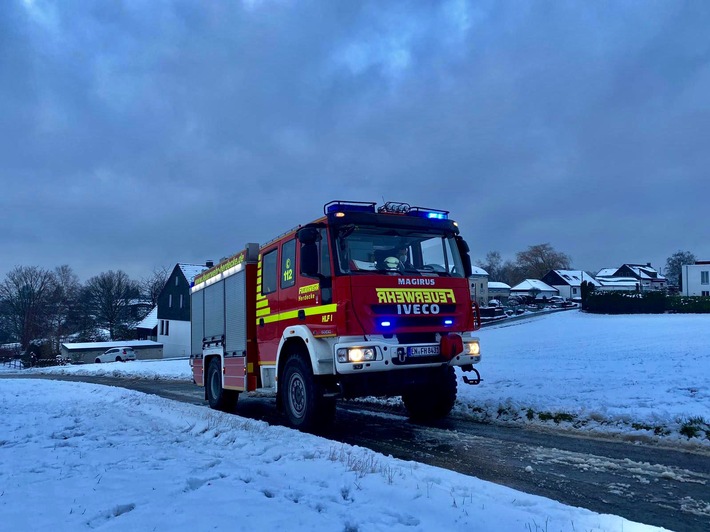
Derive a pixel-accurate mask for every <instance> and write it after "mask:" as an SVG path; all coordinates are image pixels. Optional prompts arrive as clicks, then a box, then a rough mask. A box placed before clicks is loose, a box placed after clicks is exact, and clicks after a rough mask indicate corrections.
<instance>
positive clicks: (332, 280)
mask: <svg viewBox="0 0 710 532" xmlns="http://www.w3.org/2000/svg"><path fill="white" fill-rule="evenodd" d="M448 214H449V213H448V212H447V211H441V210H435V209H426V208H421V207H412V206H410V205H408V204H406V203H386V204H385V205H382V206H380V207H377V205H376V204H375V203H364V202H352V201H333V202H330V203H328V204H326V205H325V207H324V216H323V217H321V218H319V219H317V220H316V221H314V222H312V223H309V224H307V225H303V226H299V227H297V228H295V229H293V230H291V231H290V232H288V233H286V234H285V235H283V236H280V237H278V238H277V239H275V240H273V241H271V242H268V243H266V244H264V245H261V246H259V245H258V244H247V245H246V248H245V249H244V250H242V251H240V252H239V253H237V254H235V255H234V256H232V257H230V258H228V259H226V260H224V261H222V262H221V263H220V264H217V265H216V266H214V267H213V268H211V269H209V270H207V271H205V272H204V273H202V274H201V275H200V276H198V277H196V278H195V281H194V285H193V286H192V291H191V297H192V299H191V325H192V348H191V356H190V364H191V366H192V371H193V377H194V380H195V383H196V384H197V385H199V386H204V388H205V398H206V399H207V400H208V401H209V404H210V406H211V407H212V408H215V409H220V410H231V409H233V408H234V407H235V406H236V402H237V398H238V396H239V393H241V392H253V391H264V390H270V391H273V392H275V393H276V398H277V405H278V406H279V407H280V408H282V409H283V410H284V411H285V414H286V417H287V419H288V422H289V424H290V425H291V426H292V427H295V428H298V429H301V430H313V429H316V428H318V427H319V426H322V425H324V424H327V423H329V422H331V421H332V420H333V418H334V415H335V403H336V400H337V399H339V398H344V399H349V398H355V397H363V396H401V397H402V400H403V402H404V405H405V407H406V408H407V410H408V412H409V414H410V416H411V417H413V418H418V419H434V418H439V417H444V416H446V415H448V413H449V412H450V410H451V408H452V407H453V405H454V402H455V400H456V393H457V378H456V373H455V367H458V368H459V369H460V370H461V371H464V372H473V374H474V375H475V377H474V378H471V379H469V378H467V377H464V378H463V379H464V382H466V383H468V384H477V383H478V382H480V376H479V374H478V371H476V369H474V364H477V363H478V362H479V361H480V359H481V353H480V346H479V340H478V338H476V337H474V336H473V335H472V332H473V331H475V330H476V329H478V327H479V326H480V319H479V317H478V311H477V306H476V305H475V304H472V301H471V294H470V289H469V281H468V277H469V276H470V275H471V260H470V257H469V254H468V252H469V249H468V246H467V245H466V243H465V241H464V240H463V239H462V238H461V236H460V235H459V230H458V227H457V224H456V223H455V222H454V221H452V220H450V219H449V216H448Z"/></svg>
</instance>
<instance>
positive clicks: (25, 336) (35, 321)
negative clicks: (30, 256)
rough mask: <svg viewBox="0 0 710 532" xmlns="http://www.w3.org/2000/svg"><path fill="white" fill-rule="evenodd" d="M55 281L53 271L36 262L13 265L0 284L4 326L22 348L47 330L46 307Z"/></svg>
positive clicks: (41, 337) (42, 335) (45, 333)
mask: <svg viewBox="0 0 710 532" xmlns="http://www.w3.org/2000/svg"><path fill="white" fill-rule="evenodd" d="M55 284H56V280H55V277H54V274H53V273H52V272H50V271H48V270H45V269H42V268H38V267H36V266H16V267H15V268H14V269H13V270H11V271H10V272H9V273H8V274H7V276H6V277H5V280H4V281H3V282H2V284H0V300H1V301H2V305H1V307H2V309H3V311H4V313H5V323H6V326H8V327H9V328H10V331H11V333H12V335H13V336H14V337H15V338H16V339H17V340H18V341H19V342H20V345H21V347H22V349H23V350H25V349H27V347H28V346H29V345H30V342H31V341H32V340H36V339H43V338H44V337H45V336H46V335H47V333H48V332H49V324H48V321H49V320H48V312H47V310H48V307H49V303H50V301H51V295H52V293H53V291H54V289H55Z"/></svg>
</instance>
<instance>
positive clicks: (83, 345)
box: [62, 340, 163, 351]
mask: <svg viewBox="0 0 710 532" xmlns="http://www.w3.org/2000/svg"><path fill="white" fill-rule="evenodd" d="M62 347H63V348H65V349H66V350H67V351H81V350H82V349H111V348H112V347H163V344H159V343H158V342H153V341H151V340H122V341H120V342H79V343H75V344H72V343H64V344H62Z"/></svg>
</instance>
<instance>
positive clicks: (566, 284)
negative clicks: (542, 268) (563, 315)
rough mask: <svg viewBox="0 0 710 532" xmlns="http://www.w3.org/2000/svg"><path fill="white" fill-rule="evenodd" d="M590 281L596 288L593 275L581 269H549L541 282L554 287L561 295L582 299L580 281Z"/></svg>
mask: <svg viewBox="0 0 710 532" xmlns="http://www.w3.org/2000/svg"><path fill="white" fill-rule="evenodd" d="M584 281H587V282H588V283H592V284H593V285H594V287H595V288H598V287H599V286H601V285H600V283H598V282H597V281H596V280H595V279H594V277H592V276H591V275H589V274H588V273H587V272H585V271H582V270H550V271H549V272H547V273H546V274H545V276H544V277H543V278H542V282H543V283H546V284H548V285H550V286H551V287H553V288H556V289H557V291H558V292H559V295H560V296H561V297H564V298H565V299H569V300H581V299H582V282H584Z"/></svg>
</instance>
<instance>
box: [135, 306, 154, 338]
mask: <svg viewBox="0 0 710 532" xmlns="http://www.w3.org/2000/svg"><path fill="white" fill-rule="evenodd" d="M136 336H137V339H138V340H153V341H154V342H156V341H157V340H158V306H157V305H156V306H155V307H153V310H151V311H150V312H149V313H148V315H147V316H146V317H145V318H143V320H142V321H141V322H140V323H139V324H138V325H136Z"/></svg>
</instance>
